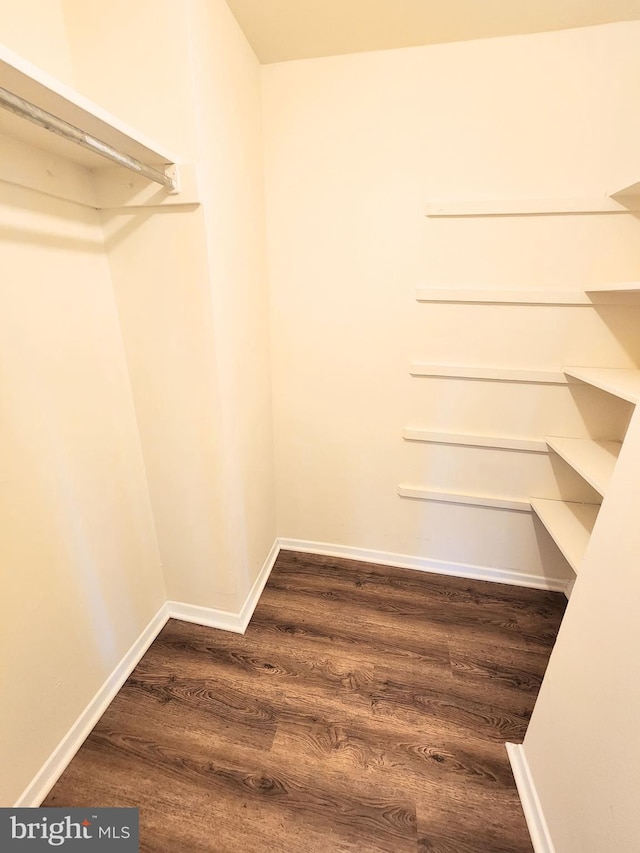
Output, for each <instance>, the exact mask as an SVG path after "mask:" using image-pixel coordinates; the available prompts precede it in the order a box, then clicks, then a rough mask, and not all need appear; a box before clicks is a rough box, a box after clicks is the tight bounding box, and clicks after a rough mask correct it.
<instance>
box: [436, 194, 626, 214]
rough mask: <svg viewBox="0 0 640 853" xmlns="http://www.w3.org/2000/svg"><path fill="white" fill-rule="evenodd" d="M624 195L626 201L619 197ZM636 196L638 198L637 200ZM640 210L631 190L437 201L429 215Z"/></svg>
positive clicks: (582, 212)
mask: <svg viewBox="0 0 640 853" xmlns="http://www.w3.org/2000/svg"><path fill="white" fill-rule="evenodd" d="M618 195H621V196H623V198H618V197H617V196H618ZM634 195H635V197H634ZM638 209H640V198H639V197H637V194H634V193H632V192H630V189H627V190H625V191H621V192H620V193H619V194H616V198H613V197H612V196H609V195H602V196H594V197H589V196H586V197H581V198H523V199H513V198H501V199H477V200H475V201H471V200H464V199H461V200H459V201H446V200H433V201H430V202H429V203H428V204H427V209H426V211H425V215H426V216H429V217H447V216H544V215H553V214H556V215H558V214H572V213H573V214H586V213H617V214H619V213H630V212H632V211H634V210H638Z"/></svg>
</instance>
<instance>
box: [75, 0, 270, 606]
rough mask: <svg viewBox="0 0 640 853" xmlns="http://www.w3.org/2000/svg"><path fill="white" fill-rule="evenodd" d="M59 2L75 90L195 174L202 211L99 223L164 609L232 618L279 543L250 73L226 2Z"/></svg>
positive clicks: (249, 57)
mask: <svg viewBox="0 0 640 853" xmlns="http://www.w3.org/2000/svg"><path fill="white" fill-rule="evenodd" d="M63 5H64V9H65V15H66V20H67V24H68V29H69V34H70V42H71V54H72V58H73V63H74V72H75V75H76V84H77V87H78V89H80V90H81V91H83V92H84V93H85V94H87V95H89V97H91V98H93V99H94V100H97V101H99V102H100V103H101V104H104V105H105V106H107V107H108V108H110V109H111V110H112V111H114V112H116V113H117V114H118V115H120V116H122V118H124V119H125V120H126V121H128V122H129V123H131V124H133V125H135V126H136V127H137V128H139V129H140V130H141V131H143V132H145V133H147V134H149V135H150V136H152V137H153V138H157V139H158V140H161V141H162V142H164V143H165V144H166V145H168V146H170V147H172V148H173V149H174V150H175V151H176V153H177V154H178V155H179V156H180V157H181V159H182V160H183V161H186V162H195V163H196V165H197V169H198V177H199V182H200V189H201V200H202V205H201V206H200V207H199V208H198V209H187V210H184V209H181V210H176V209H173V210H171V211H161V212H157V211H154V212H151V213H147V212H142V213H140V212H137V213H133V214H132V213H128V212H124V211H115V212H111V213H105V214H104V215H103V222H104V228H105V235H106V238H107V249H108V257H109V264H110V268H111V273H112V277H113V284H114V289H115V293H116V300H117V304H118V311H119V316H120V320H121V324H122V330H123V336H124V341H125V347H126V352H127V358H128V363H129V369H130V374H131V379H132V386H133V395H134V401H135V406H136V413H137V417H138V423H139V427H140V433H141V437H142V447H143V453H144V457H145V462H146V467H147V473H148V479H149V488H150V494H151V500H152V504H153V510H154V517H155V520H156V526H157V530H158V541H159V545H160V554H161V559H162V565H163V570H164V574H165V578H166V583H167V589H168V595H169V598H170V599H173V600H178V601H183V602H187V603H189V604H196V605H199V606H203V607H214V608H218V609H222V610H228V611H232V612H238V611H239V610H240V608H241V607H242V604H243V603H244V600H245V598H246V595H247V593H248V591H249V589H250V587H251V584H252V582H253V581H254V580H255V578H256V576H257V574H258V572H259V570H260V568H261V567H262V565H263V563H264V560H265V558H266V556H267V554H268V552H269V549H270V548H271V546H272V544H273V541H274V538H275V532H276V531H275V499H274V474H273V439H272V417H271V389H270V352H269V323H268V298H267V280H266V249H265V223H264V199H263V167H262V130H261V97H260V84H261V81H260V70H259V65H258V62H257V60H256V58H255V56H254V54H253V53H252V51H251V49H250V48H249V46H248V44H247V42H246V39H245V38H244V36H243V35H242V33H241V31H240V29H239V27H238V25H237V24H236V22H235V19H234V18H233V16H232V15H231V13H230V12H229V9H228V8H227V6H226V4H225V3H224V2H222V0H215V2H199V0H162V2H161V3H158V2H155V0H153V2H152V0H148V1H147V2H138V3H136V4H135V9H134V10H133V13H132V14H130V4H129V3H128V2H127V0H115V1H114V2H112V3H109V4H102V5H101V6H95V5H88V4H86V3H84V2H82V0H63ZM123 20H126V22H127V24H126V27H123V25H122V22H123ZM141 44H144V45H145V51H144V62H143V63H142V68H140V65H141V63H140V45H141ZM116 54H117V55H118V60H119V61H118V67H117V69H116V70H115V73H114V74H113V75H105V74H104V67H105V65H108V64H109V63H110V61H111V57H112V56H114V55H116ZM139 68H140V71H139Z"/></svg>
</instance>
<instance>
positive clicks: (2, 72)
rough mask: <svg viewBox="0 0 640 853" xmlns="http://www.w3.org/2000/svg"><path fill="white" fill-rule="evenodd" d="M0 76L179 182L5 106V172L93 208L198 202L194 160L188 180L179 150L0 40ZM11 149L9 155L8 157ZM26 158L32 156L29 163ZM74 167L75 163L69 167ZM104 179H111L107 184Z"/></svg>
mask: <svg viewBox="0 0 640 853" xmlns="http://www.w3.org/2000/svg"><path fill="white" fill-rule="evenodd" d="M0 81H1V86H2V88H3V89H5V90H6V91H7V92H9V93H10V94H11V95H15V96H17V97H18V98H20V99H23V100H24V101H28V102H29V103H30V104H32V105H33V106H34V107H36V108H37V109H39V110H44V111H45V112H46V113H50V114H51V115H53V116H55V117H56V118H58V119H61V120H62V121H63V122H65V123H67V124H70V125H73V126H74V127H75V128H78V129H79V130H80V131H82V133H83V134H87V135H89V136H90V137H93V138H94V139H96V140H98V141H99V142H101V143H105V144H106V145H107V146H110V147H111V148H114V149H116V150H117V151H118V152H120V153H121V154H123V155H125V157H130V158H134V159H135V160H138V161H140V162H141V163H143V164H144V165H145V166H148V167H150V168H151V169H153V170H156V171H158V172H161V173H168V174H169V175H170V176H171V177H172V178H173V177H175V178H176V179H177V183H178V188H177V191H173V192H172V191H170V190H169V189H166V188H164V187H160V186H159V185H157V184H152V183H151V182H150V181H149V180H146V179H144V178H141V177H140V176H139V175H138V174H135V173H133V172H129V171H128V170H126V169H125V168H124V167H123V166H121V165H117V166H113V165H112V164H107V163H106V161H105V160H104V159H103V158H102V157H101V156H99V155H98V154H96V153H94V152H93V151H88V150H86V149H85V148H83V147H81V146H80V145H78V144H74V143H73V142H71V141H69V140H68V139H66V138H63V137H62V136H60V135H58V134H57V133H52V132H50V131H48V130H46V129H44V128H43V127H39V126H36V125H34V124H32V123H31V122H30V121H27V120H26V119H25V118H21V117H19V116H17V115H14V114H13V113H12V112H9V111H8V110H5V109H0V134H1V136H2V139H1V140H0V141H1V142H2V151H1V152H0V155H1V156H0V180H4V181H6V182H8V183H14V184H18V185H20V186H26V187H28V188H30V189H35V190H37V191H39V192H44V193H46V194H47V195H53V196H55V197H59V198H66V199H67V200H71V201H76V202H79V203H81V204H86V205H87V206H89V207H95V208H103V207H104V208H108V207H126V206H131V205H133V206H147V205H158V204H193V203H197V201H198V200H197V197H196V196H197V193H196V189H195V178H193V170H192V167H191V170H190V169H189V168H187V169H186V170H185V171H186V172H187V173H188V174H186V175H185V179H184V180H183V175H182V172H183V166H182V165H181V166H180V167H177V166H176V164H177V163H178V162H179V159H178V157H176V156H175V155H174V154H172V153H171V152H170V151H169V150H167V149H166V148H165V147H164V146H162V145H158V144H157V143H155V142H153V141H152V140H151V139H149V138H148V137H146V136H145V135H144V134H142V133H140V132H139V131H137V130H135V129H134V128H132V127H129V126H128V125H127V124H125V123H124V122H123V121H121V120H120V119H118V118H117V117H116V116H114V115H112V114H111V113H109V112H108V111H107V110H105V109H103V108H102V107H100V106H99V105H98V104H95V103H93V102H92V101H90V100H89V99H88V98H85V97H84V96H83V95H81V94H79V93H78V92H76V91H75V90H74V89H72V88H71V87H70V86H67V85H66V84H64V83H62V82H61V81H60V80H57V79H56V78H55V77H52V76H51V75H50V74H48V73H47V72H45V71H43V70H42V69H40V68H38V67H37V66H35V65H33V64H32V63H30V62H28V61H27V60H26V59H24V58H23V57H21V56H19V55H18V54H16V53H14V52H13V51H11V50H9V49H8V48H7V47H5V46H3V45H0ZM18 145H19V146H20V148H21V149H22V150H23V152H25V153H23V155H22V158H20V157H19V156H17V155H16V151H17V150H18V149H17V146H18ZM26 146H29V148H28V149H26ZM97 147H99V145H98V146H97ZM7 153H9V154H10V155H11V158H10V159H9V161H8V162H6V161H7V160H8V158H7ZM26 154H28V156H26ZM25 160H29V161H32V162H29V165H28V166H27V165H25V163H24V161H25ZM70 167H74V170H75V171H73V172H72V171H70ZM178 169H179V171H178ZM122 175H124V176H125V177H124V179H123V178H122ZM114 176H116V177H115V181H114ZM192 178H193V180H192ZM103 182H107V184H108V185H107V186H103ZM65 183H75V185H76V186H75V187H74V188H73V191H72V190H70V189H69V190H67V188H66V187H65ZM80 184H82V185H83V186H82V187H81V188H80V187H79V185H80ZM114 184H115V186H114ZM149 188H151V192H149V191H148V189H149ZM132 199H133V201H132Z"/></svg>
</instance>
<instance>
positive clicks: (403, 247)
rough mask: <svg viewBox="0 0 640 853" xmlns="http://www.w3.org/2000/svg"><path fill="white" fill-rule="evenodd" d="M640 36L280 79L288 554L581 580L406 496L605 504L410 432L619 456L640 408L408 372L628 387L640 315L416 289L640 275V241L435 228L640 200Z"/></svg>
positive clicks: (270, 214)
mask: <svg viewBox="0 0 640 853" xmlns="http://www.w3.org/2000/svg"><path fill="white" fill-rule="evenodd" d="M638 34H639V25H638V24H636V23H631V24H621V25H611V26H607V27H595V28H592V29H585V30H576V31H568V32H563V33H548V34H542V35H535V36H522V37H514V38H506V39H494V40H489V41H484V42H472V43H462V44H451V45H441V46H436V47H425V48H414V49H407V50H397V51H385V52H380V53H369V54H359V55H353V56H340V57H333V58H327V59H317V60H307V61H298V62H289V63H282V64H279V65H270V66H266V67H264V68H263V72H262V73H263V84H264V95H263V97H264V126H265V163H266V176H267V221H268V234H269V267H270V276H271V299H272V341H273V363H274V373H273V375H274V401H275V402H274V408H275V424H276V470H277V495H278V508H279V521H278V524H279V533H280V535H282V536H285V537H291V538H298V539H305V540H315V541H320V542H329V543H338V544H344V545H350V546H359V547H364V548H371V549H375V550H381V551H387V552H394V553H400V554H408V555H415V556H422V557H425V558H430V559H439V560H447V561H454V562H462V563H470V564H476V565H483V566H489V567H497V568H505V569H510V570H512V571H516V572H521V573H530V574H534V575H538V576H541V575H546V576H549V577H559V576H562V575H563V574H565V575H566V574H567V572H568V569H567V567H566V565H565V563H564V561H563V559H562V558H561V556H560V555H559V552H557V550H556V549H555V546H554V545H552V544H551V542H550V540H549V538H548V536H547V534H546V532H545V531H544V530H542V529H541V528H540V527H539V526H538V525H536V524H535V523H534V521H533V520H532V517H531V516H529V515H527V514H525V515H523V514H516V513H511V512H506V511H499V510H492V509H483V508H471V507H464V506H452V505H447V504H443V503H426V502H419V501H413V500H406V499H401V498H399V497H398V495H397V486H398V484H399V483H401V482H404V483H409V484H413V485H421V486H424V487H426V488H433V489H438V490H441V491H453V492H456V491H460V492H469V493H480V494H487V495H497V496H501V495H502V496H506V497H516V498H522V499H526V498H528V497H529V496H530V495H537V496H542V497H544V496H546V497H557V496H558V495H559V493H562V494H564V495H565V496H567V497H571V496H573V497H575V498H577V499H582V500H585V499H590V498H591V493H590V492H588V491H585V489H584V485H583V484H581V483H580V481H579V480H577V479H576V478H575V477H573V476H572V475H571V472H569V471H568V470H567V469H566V468H564V467H563V466H564V463H559V462H558V460H549V459H546V458H545V457H544V456H535V457H532V456H529V457H523V456H522V454H514V453H506V452H500V451H486V450H477V449H468V448H464V449H460V448H452V447H446V446H434V445H425V444H416V443H407V442H403V441H402V438H401V431H402V428H403V427H405V426H411V427H422V428H424V429H431V430H439V431H449V432H468V433H487V434H494V435H510V436H524V437H530V436H532V437H543V436H544V435H545V434H560V435H562V434H566V435H593V436H594V437H606V436H609V437H615V436H616V435H619V434H620V433H621V431H622V430H623V429H624V426H625V423H626V419H627V418H628V414H629V412H628V408H627V410H625V407H624V406H615V405H614V406H612V407H611V409H610V411H607V412H604V411H603V412H600V413H595V414H593V413H592V412H591V411H590V408H589V407H588V406H587V405H585V403H586V401H587V400H588V392H585V390H584V389H577V390H575V391H570V390H568V389H567V388H554V387H544V386H531V385H529V386H522V385H514V384H504V383H484V382H483V383H478V382H469V381H465V380H456V381H451V380H440V379H422V378H417V379H416V378H413V379H412V378H410V376H409V364H410V363H411V362H413V361H424V362H436V363H438V362H439V363H445V364H446V363H459V364H465V363H466V364H471V365H483V364H486V365H492V366H499V367H531V368H541V369H552V370H553V369H555V370H558V369H560V367H561V365H562V364H563V363H572V362H574V363H582V364H598V363H601V364H605V365H607V364H608V365H611V366H616V365H617V366H628V365H631V364H633V363H634V362H636V361H637V360H638V358H640V344H639V342H638V336H637V334H636V332H635V330H636V328H637V327H636V325H635V324H636V321H637V319H638V318H637V314H638V311H637V309H636V310H635V311H629V310H628V309H624V308H619V307H617V308H608V309H603V310H598V311H594V310H591V309H582V308H578V309H576V308H531V307H527V308H523V307H505V306H494V307H491V306H468V305H457V306H452V305H419V304H417V303H416V302H415V300H414V290H415V287H416V286H418V285H429V284H431V285H434V286H438V285H442V286H455V285H459V286H474V285H477V286H485V287H488V288H495V287H506V288H511V289H520V288H521V289H527V288H529V289H537V290H539V289H554V288H555V289H562V290H570V289H574V288H575V289H580V288H582V287H584V286H586V285H588V284H589V283H597V282H602V281H608V280H616V279H622V280H626V279H629V278H634V276H637V270H638V267H639V265H640V241H638V239H637V238H638V236H640V226H639V224H638V221H637V220H636V219H635V218H634V217H631V216H620V217H606V216H580V217H579V216H568V217H535V218H531V217H528V218H497V219H450V220H433V219H426V218H425V217H424V215H423V214H424V210H425V206H426V203H427V201H428V200H429V199H463V200H473V199H482V198H500V197H504V198H527V197H533V198H544V197H555V198H557V197H560V198H562V197H572V196H602V195H604V194H605V193H606V192H607V191H608V190H610V189H611V188H613V187H616V186H619V185H621V184H624V183H625V182H627V181H629V180H633V179H634V178H633V177H630V176H631V173H632V167H633V166H634V164H635V163H636V157H635V151H636V150H637V147H638V142H639V141H640V140H639V139H638V136H639V131H638V127H637V124H636V123H633V122H632V121H631V119H630V116H633V114H634V111H635V104H636V103H637V98H638V95H639V94H640V92H639V91H638V88H639V84H638V80H639V79H640V75H639V74H638V71H639V70H640V69H639V67H638V66H639V62H640V60H639V59H638V57H639V54H638V50H637V48H638ZM634 315H635V316H634ZM585 395H586V396H585Z"/></svg>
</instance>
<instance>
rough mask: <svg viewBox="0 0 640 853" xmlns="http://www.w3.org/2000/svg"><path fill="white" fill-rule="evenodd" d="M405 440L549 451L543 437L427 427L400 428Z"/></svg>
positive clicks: (527, 450)
mask: <svg viewBox="0 0 640 853" xmlns="http://www.w3.org/2000/svg"><path fill="white" fill-rule="evenodd" d="M402 437H403V438H404V439H405V440H406V441H424V442H429V443H431V444H455V445H463V446H464V447H489V448H493V449H497V450H520V451H526V452H528V453H546V454H548V453H549V448H548V447H547V442H546V441H545V440H544V439H543V438H511V437H510V436H506V435H469V434H467V433H455V432H433V431H431V430H427V429H414V428H411V427H406V428H405V429H403V430H402Z"/></svg>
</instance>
